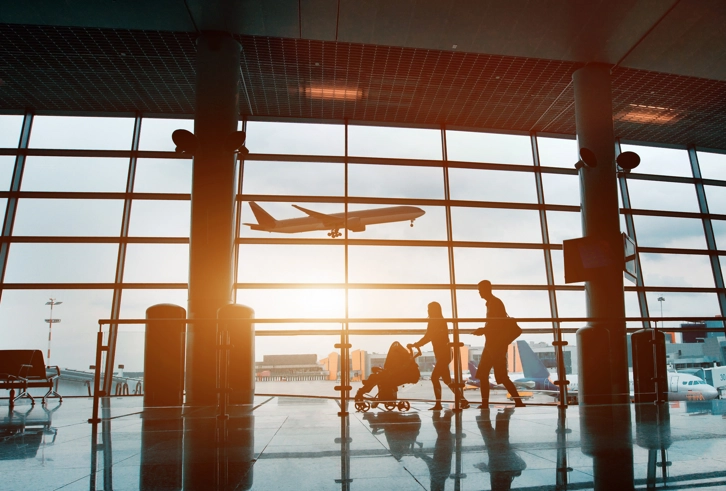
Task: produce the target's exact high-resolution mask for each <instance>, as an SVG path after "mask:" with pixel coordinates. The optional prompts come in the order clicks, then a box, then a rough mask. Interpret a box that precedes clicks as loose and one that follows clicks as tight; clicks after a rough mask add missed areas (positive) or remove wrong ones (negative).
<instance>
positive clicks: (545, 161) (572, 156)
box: [537, 136, 580, 169]
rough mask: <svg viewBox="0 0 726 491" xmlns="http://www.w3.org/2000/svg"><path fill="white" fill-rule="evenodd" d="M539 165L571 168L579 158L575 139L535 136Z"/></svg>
mask: <svg viewBox="0 0 726 491" xmlns="http://www.w3.org/2000/svg"><path fill="white" fill-rule="evenodd" d="M537 149H538V150H539V165H541V166H544V167H565V168H567V169H573V168H574V167H575V163H576V162H577V161H578V160H580V157H579V156H578V155H577V140H574V139H573V140H569V139H564V138H545V137H542V136H538V137H537Z"/></svg>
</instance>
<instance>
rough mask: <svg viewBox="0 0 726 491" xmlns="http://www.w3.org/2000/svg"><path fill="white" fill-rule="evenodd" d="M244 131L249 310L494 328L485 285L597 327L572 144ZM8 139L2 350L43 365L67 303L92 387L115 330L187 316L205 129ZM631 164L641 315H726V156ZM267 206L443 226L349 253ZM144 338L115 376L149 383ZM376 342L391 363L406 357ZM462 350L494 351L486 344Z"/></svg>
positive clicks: (13, 119) (432, 131)
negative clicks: (391, 354)
mask: <svg viewBox="0 0 726 491" xmlns="http://www.w3.org/2000/svg"><path fill="white" fill-rule="evenodd" d="M242 126H243V127H244V128H245V131H246V132H247V135H248V136H247V143H246V146H247V148H248V149H249V151H250V154H249V155H248V156H247V157H246V159H245V160H241V161H240V165H239V172H238V176H239V180H240V181H239V186H238V189H239V190H240V192H239V194H238V196H237V202H238V205H239V206H238V209H239V216H238V227H237V229H238V234H237V237H236V246H237V253H238V254H237V258H238V259H237V264H236V266H235V279H236V283H235V294H236V301H237V302H239V303H243V304H247V305H249V306H251V307H252V308H254V309H255V311H256V316H257V317H258V318H277V319H288V320H289V319H311V318H312V319H318V318H320V319H338V318H341V317H345V316H346V315H347V316H348V317H350V318H379V317H380V318H401V319H406V318H411V317H425V316H426V305H427V304H428V303H429V302H431V301H438V302H440V303H441V304H442V306H443V309H444V315H446V316H451V317H462V318H464V317H483V316H484V314H485V311H486V310H485V305H484V302H483V301H482V300H481V299H480V298H479V297H478V295H477V293H476V287H475V285H476V283H477V282H478V281H479V280H481V279H490V280H491V281H492V282H493V283H494V285H495V290H496V293H497V295H498V296H500V297H501V298H502V299H503V300H504V301H505V304H506V305H507V308H508V312H509V313H510V315H512V316H515V317H558V316H559V317H574V316H584V315H585V305H584V302H585V296H584V287H583V285H582V284H574V285H572V284H570V285H566V284H565V283H564V266H563V259H562V241H563V240H566V239H570V238H576V237H579V236H581V228H580V206H579V188H578V186H579V184H578V178H577V173H576V171H575V169H574V163H575V161H576V160H577V157H576V144H575V141H574V140H571V139H561V138H552V137H549V136H547V137H544V136H538V135H534V136H532V135H507V134H496V133H485V132H473V131H461V130H459V129H455V130H451V129H447V128H410V127H406V128H402V127H395V128H394V127H379V126H371V125H355V124H352V123H351V124H348V125H345V124H317V123H292V122H269V121H244V122H242ZM0 128H2V129H3V131H2V134H3V139H2V140H0V146H2V148H0V206H1V209H2V210H3V211H4V228H3V230H4V236H3V241H2V247H3V250H2V252H3V257H5V263H4V264H0V267H2V270H1V274H2V277H1V278H0V279H1V280H2V284H1V285H0V286H1V287H2V299H1V301H0V347H2V348H5V349H9V348H39V347H42V348H44V343H45V339H46V338H47V334H48V332H47V330H48V324H46V323H45V322H44V321H45V319H47V318H48V317H49V315H50V313H49V310H48V309H49V306H48V305H46V302H48V301H49V300H50V299H51V298H53V299H56V300H57V301H63V304H62V305H58V306H57V307H55V310H54V311H53V316H54V318H58V319H61V320H62V322H61V323H59V324H57V325H54V327H53V355H52V358H51V359H50V360H49V363H50V364H59V365H61V366H62V367H66V368H75V369H87V368H88V366H89V365H91V364H92V363H93V360H94V356H95V345H94V340H95V337H94V333H95V331H96V330H97V320H98V319H99V318H134V317H135V318H140V317H143V316H144V310H145V308H146V307H148V306H151V305H154V304H157V303H166V302H168V303H176V304H179V305H182V306H185V307H186V305H185V302H186V297H187V295H186V288H187V281H188V255H189V250H188V248H189V212H190V191H191V168H192V162H191V160H190V159H188V158H186V157H185V156H183V155H180V154H177V153H175V152H174V151H173V144H172V143H171V132H172V131H173V130H174V129H177V128H185V129H191V128H193V124H192V122H191V121H189V120H171V119H156V118H151V117H149V118H141V117H137V118H91V117H57V116H52V117H51V116H35V117H32V116H31V115H12V116H0ZM621 150H622V151H625V150H632V151H636V152H638V153H639V154H640V155H641V157H642V158H643V164H642V166H641V167H639V168H637V169H635V170H634V171H632V172H630V173H628V174H623V175H621V179H620V192H621V197H622V195H623V191H624V190H625V191H627V198H628V199H627V202H625V200H624V201H623V208H622V209H621V213H622V214H623V216H624V217H626V218H632V220H625V219H623V220H622V221H621V223H623V232H628V233H630V234H631V235H632V236H634V237H635V238H636V240H637V242H638V247H639V257H638V259H639V263H640V267H641V269H642V275H641V279H642V284H638V285H636V284H632V283H628V282H626V305H627V315H628V316H639V315H643V316H646V315H648V314H649V312H650V314H651V315H653V314H654V313H658V314H659V313H660V309H661V308H662V309H663V313H664V315H666V316H669V315H671V316H676V315H684V316H685V315H689V316H703V317H704V318H706V317H713V316H716V315H719V314H722V313H723V311H724V308H725V307H726V305H724V303H723V301H722V298H723V296H724V291H723V289H722V288H719V285H723V279H722V277H721V273H720V271H721V269H720V262H719V258H720V256H721V255H726V249H721V248H720V247H725V246H724V244H725V243H726V239H724V236H726V225H724V223H726V212H724V211H723V210H724V209H726V208H724V206H723V202H726V200H724V199H722V195H726V193H724V192H723V190H725V189H726V180H724V179H726V170H724V169H726V156H724V155H722V154H718V153H713V152H710V153H706V152H703V153H702V152H699V151H697V150H696V149H682V148H681V149H673V148H658V147H652V146H644V145H625V144H623V145H622V146H621ZM699 160H702V161H703V165H702V166H700V164H699ZM701 173H702V175H701ZM538 187H539V188H540V190H541V192H539V193H538ZM699 196H703V197H705V198H704V199H702V200H699ZM251 202H256V203H257V204H258V205H260V206H262V207H263V208H264V209H265V210H266V211H267V212H268V213H270V214H271V215H272V216H274V217H275V218H276V219H287V218H299V217H304V216H306V215H305V214H304V213H303V212H302V211H301V210H299V209H296V208H294V207H293V206H292V205H298V206H302V207H304V208H307V209H310V210H314V211H317V212H321V213H344V212H345V211H346V210H347V211H348V212H355V211H360V210H366V209H377V208H381V207H388V206H397V205H407V206H416V207H419V208H420V209H421V210H423V211H424V212H425V214H424V215H423V216H420V217H419V218H417V219H416V220H415V221H414V223H413V224H412V225H413V227H410V226H409V225H411V224H410V223H408V222H406V221H403V222H393V223H384V224H377V225H369V226H367V227H366V228H365V230H361V231H351V230H340V232H341V234H342V235H341V237H337V238H332V237H329V236H328V235H327V233H328V232H330V231H329V230H322V231H312V232H304V233H296V234H275V233H270V232H262V231H256V230H252V229H251V228H250V227H249V226H248V225H246V224H249V223H256V219H255V216H254V215H253V213H252V211H251V208H250V203H251ZM626 224H627V225H626ZM709 234H710V235H709ZM659 298H665V302H664V301H663V300H660V301H659V300H658V299H659ZM581 325H582V323H576V324H575V323H573V324H563V326H564V327H580V326H581ZM629 325H630V326H637V325H640V324H639V323H630V324H629ZM339 327H340V325H339V324H331V323H318V324H310V323H307V324H302V323H290V324H287V325H281V324H259V325H258V326H257V329H258V331H264V330H275V329H290V330H294V329H337V328H339ZM350 327H351V328H376V327H379V328H380V327H386V328H393V329H404V328H408V327H411V328H419V329H422V328H423V327H424V325H423V324H421V325H414V324H395V323H394V324H390V323H389V324H387V325H383V324H381V325H370V324H354V323H351V324H350ZM462 327H474V326H464V325H462ZM525 327H545V328H546V327H552V323H547V322H545V323H532V324H527V325H526V326H525ZM127 331H128V332H133V333H135V334H133V336H135V337H133V336H132V337H131V338H128V337H127V338H126V339H127V341H121V338H122V337H123V336H125V335H123V334H122V336H120V338H119V345H118V354H117V357H116V358H117V362H118V363H119V364H124V365H125V366H126V369H127V370H131V371H141V370H142V369H143V368H142V365H143V342H129V341H128V339H136V340H137V341H138V340H139V339H142V338H143V336H141V333H143V327H142V326H137V327H134V328H128V329H126V330H125V331H124V332H127ZM527 336H528V335H527V334H525V339H528V338H527ZM358 338H361V339H364V340H365V342H364V344H365V346H364V348H365V349H367V350H369V351H377V352H379V353H385V352H386V351H387V349H388V346H389V345H390V343H391V342H392V341H393V340H394V337H390V336H383V337H381V338H375V337H369V336H359V337H357V338H356V339H358ZM566 338H567V336H566ZM333 339H335V341H336V342H337V340H338V338H337V337H336V338H333V337H326V336H317V337H314V336H310V337H304V336H290V337H275V338H270V337H264V338H262V337H261V338H259V343H258V350H257V355H258V358H261V356H262V355H264V354H279V353H316V354H318V356H319V357H320V358H324V357H326V356H327V355H328V353H330V352H332V351H334V350H335V349H334V347H333V341H332V340H333ZM395 339H396V340H399V341H401V342H404V343H405V342H410V340H413V339H416V336H406V335H400V336H397V337H395ZM531 340H543V341H548V342H551V341H552V336H551V335H547V336H546V337H545V336H540V337H536V336H535V335H532V336H531ZM463 341H464V342H465V343H466V344H469V345H472V346H475V347H476V346H480V345H481V339H480V338H474V337H472V336H464V337H463ZM361 342H363V341H361ZM41 345H43V346H41Z"/></svg>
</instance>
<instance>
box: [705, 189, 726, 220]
mask: <svg viewBox="0 0 726 491" xmlns="http://www.w3.org/2000/svg"><path fill="white" fill-rule="evenodd" d="M703 187H704V190H705V191H706V202H707V203H708V211H709V212H710V213H717V214H726V187H721V186H703Z"/></svg>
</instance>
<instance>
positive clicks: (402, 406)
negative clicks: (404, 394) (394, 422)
mask: <svg viewBox="0 0 726 491" xmlns="http://www.w3.org/2000/svg"><path fill="white" fill-rule="evenodd" d="M409 409H411V403H410V402H408V401H398V410H399V411H408V410H409Z"/></svg>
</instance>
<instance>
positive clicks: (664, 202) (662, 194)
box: [628, 179, 698, 212]
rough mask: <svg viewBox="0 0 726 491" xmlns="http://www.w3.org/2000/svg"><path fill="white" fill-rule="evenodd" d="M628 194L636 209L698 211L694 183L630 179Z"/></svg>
mask: <svg viewBox="0 0 726 491" xmlns="http://www.w3.org/2000/svg"><path fill="white" fill-rule="evenodd" d="M628 194H630V204H631V206H632V207H633V208H636V209H637V208H640V209H646V210H666V211H689V212H698V201H697V199H696V188H695V187H694V186H693V185H692V184H681V183H677V182H656V181H641V180H636V179H628Z"/></svg>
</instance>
